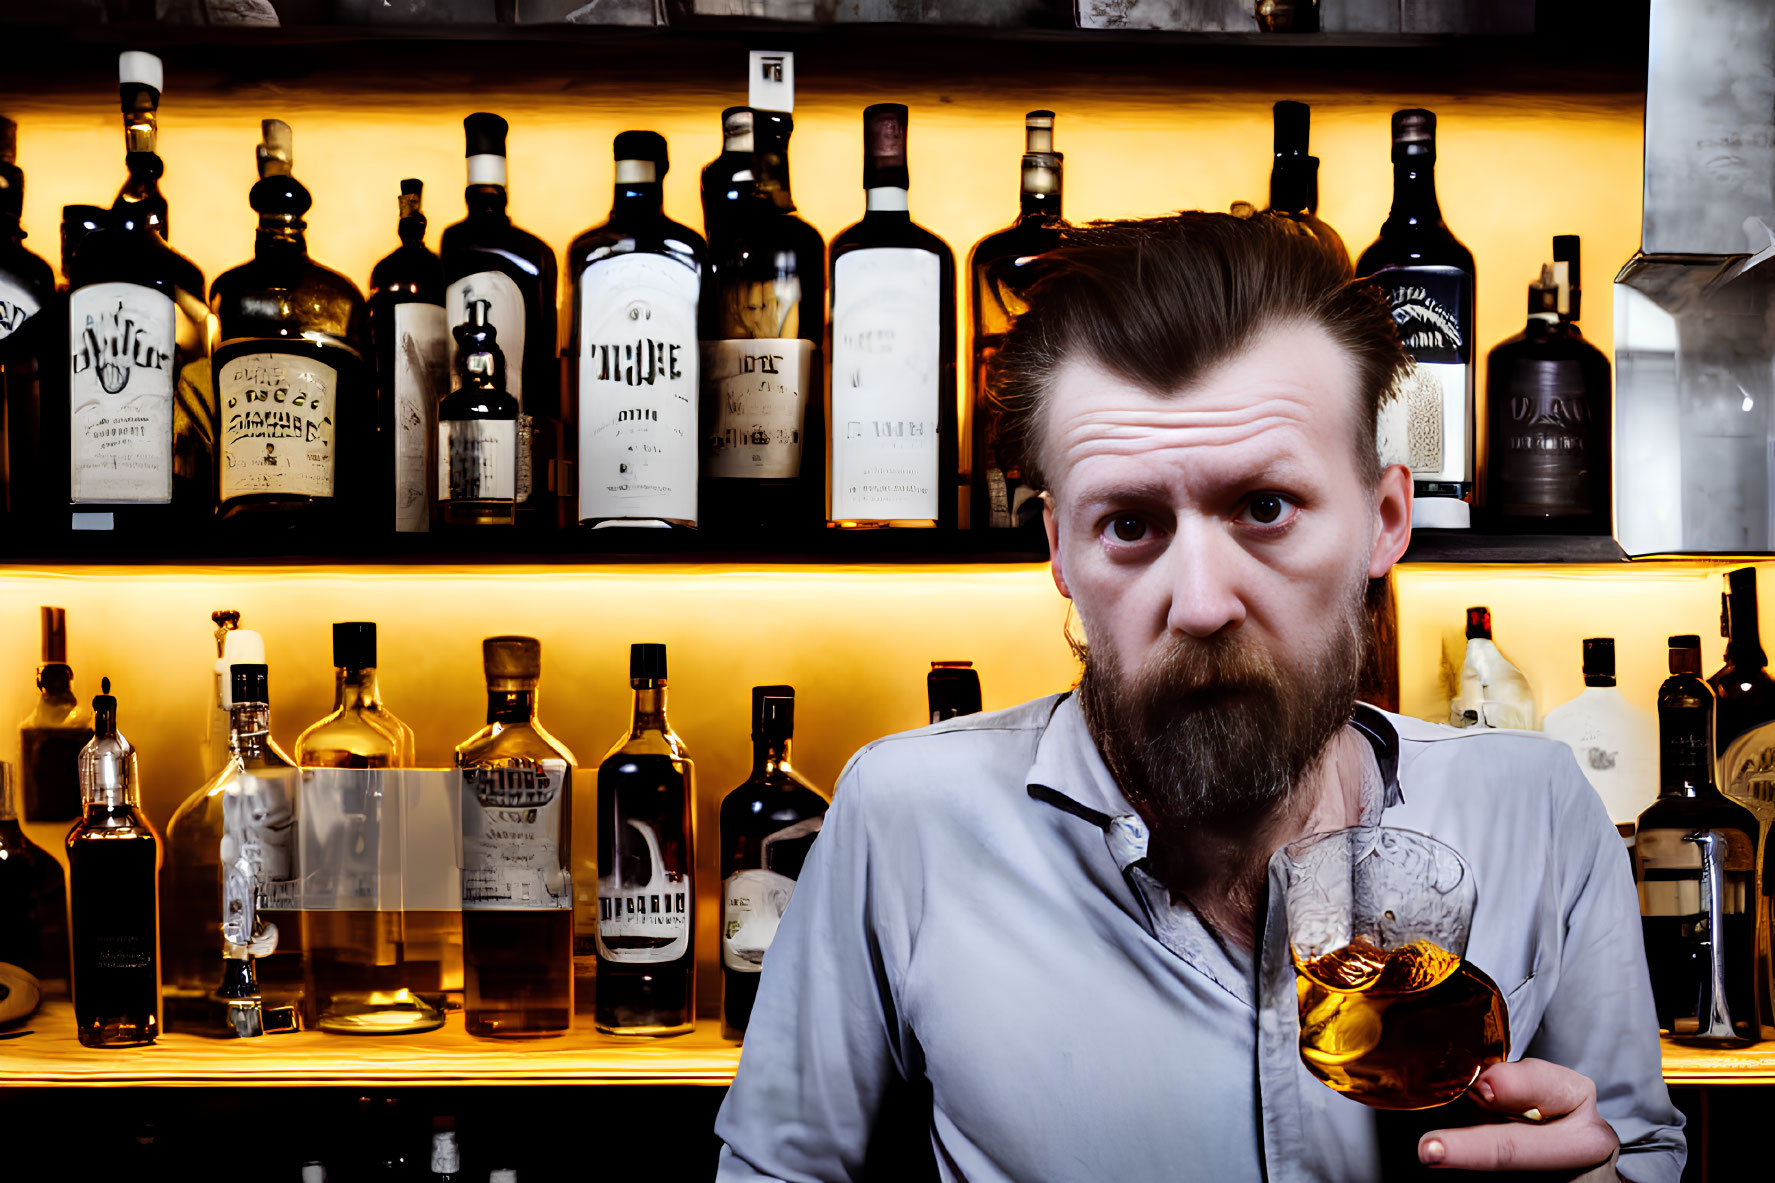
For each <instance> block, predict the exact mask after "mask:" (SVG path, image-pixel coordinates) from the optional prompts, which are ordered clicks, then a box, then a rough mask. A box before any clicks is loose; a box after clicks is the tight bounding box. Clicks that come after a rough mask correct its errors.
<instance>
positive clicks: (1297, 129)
mask: <svg viewBox="0 0 1775 1183" xmlns="http://www.w3.org/2000/svg"><path fill="white" fill-rule="evenodd" d="M1273 114H1274V118H1275V126H1276V139H1275V151H1276V156H1275V163H1274V164H1272V165H1271V166H1270V205H1269V209H1268V210H1266V211H1265V212H1267V213H1270V214H1274V215H1275V216H1277V217H1279V218H1283V219H1286V220H1287V221H1288V222H1289V223H1290V224H1291V225H1293V226H1295V227H1296V228H1298V229H1299V230H1300V231H1301V232H1302V233H1304V234H1306V235H1307V236H1308V237H1310V238H1316V239H1318V240H1319V241H1320V242H1323V243H1324V244H1325V245H1326V246H1328V247H1330V248H1331V249H1333V250H1335V251H1336V252H1337V253H1338V254H1339V255H1340V256H1342V257H1343V258H1345V259H1347V258H1349V257H1350V252H1349V248H1348V247H1346V246H1344V240H1343V238H1342V237H1341V236H1340V235H1339V234H1338V232H1337V231H1336V230H1333V229H1332V228H1331V226H1330V225H1329V224H1328V223H1326V222H1325V221H1323V220H1322V219H1321V218H1320V217H1319V158H1318V157H1317V156H1313V155H1311V154H1310V152H1309V151H1308V143H1309V137H1310V135H1311V131H1312V119H1313V109H1312V108H1311V107H1309V106H1307V105H1306V104H1305V103H1297V102H1294V101H1293V100H1292V99H1283V100H1282V101H1281V102H1279V103H1277V104H1276V105H1275V107H1274V109H1273Z"/></svg>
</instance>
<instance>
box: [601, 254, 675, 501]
mask: <svg viewBox="0 0 1775 1183" xmlns="http://www.w3.org/2000/svg"><path fill="white" fill-rule="evenodd" d="M579 285H580V288H579V290H580V325H579V340H580V345H579V416H580V428H579V516H580V519H581V520H582V521H593V520H598V519H604V518H659V519H663V520H668V521H683V522H690V523H692V524H694V523H695V522H696V478H697V445H698V442H699V432H698V427H697V361H698V358H697V327H696V326H697V322H696V313H697V293H698V289H699V287H700V280H699V279H698V277H697V273H696V272H695V271H694V270H692V269H691V268H689V267H687V266H685V265H684V264H683V263H681V262H679V261H678V260H676V259H671V258H667V257H666V256H664V255H655V254H631V255H617V256H613V257H611V258H606V259H600V260H599V261H597V262H596V263H593V264H592V265H591V266H590V267H587V268H586V269H585V271H584V272H582V273H581V274H580V277H579Z"/></svg>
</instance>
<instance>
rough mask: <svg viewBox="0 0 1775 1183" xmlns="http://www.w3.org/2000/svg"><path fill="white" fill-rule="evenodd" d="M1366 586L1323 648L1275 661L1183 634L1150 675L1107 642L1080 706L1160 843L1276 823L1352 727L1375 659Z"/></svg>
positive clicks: (1088, 660) (1235, 639) (1094, 656)
mask: <svg viewBox="0 0 1775 1183" xmlns="http://www.w3.org/2000/svg"><path fill="white" fill-rule="evenodd" d="M1365 590H1366V581H1365V580H1358V581H1357V582H1356V584H1355V586H1354V588H1353V590H1352V591H1351V592H1350V593H1349V594H1346V595H1345V596H1344V597H1342V601H1341V602H1340V603H1338V604H1336V605H1333V607H1332V611H1333V613H1334V616H1333V619H1332V621H1331V625H1332V627H1331V631H1330V633H1329V635H1328V637H1327V639H1326V640H1325V642H1324V643H1323V644H1322V645H1321V646H1320V647H1319V648H1318V649H1317V650H1316V651H1314V652H1310V653H1302V654H1298V655H1294V658H1293V660H1288V659H1287V658H1288V657H1289V655H1277V654H1272V653H1269V652H1266V651H1264V650H1263V649H1261V648H1259V647H1257V646H1256V645H1255V644H1253V643H1252V642H1250V641H1249V640H1248V639H1247V638H1246V637H1245V636H1244V635H1243V634H1242V633H1241V632H1240V631H1239V630H1234V631H1233V632H1231V633H1230V634H1227V635H1225V636H1216V637H1213V638H1210V639H1209V640H1206V641H1200V640H1195V639H1192V638H1188V637H1181V638H1178V639H1176V640H1175V641H1173V642H1172V643H1171V645H1170V646H1169V647H1168V648H1167V649H1165V650H1164V651H1163V652H1162V653H1160V654H1158V655H1157V656H1156V657H1154V658H1153V659H1151V660H1149V661H1148V662H1146V663H1145V664H1143V665H1142V666H1141V667H1140V668H1138V669H1136V670H1133V671H1127V670H1125V668H1124V663H1123V662H1122V661H1121V659H1120V656H1119V655H1118V654H1116V653H1115V652H1114V651H1113V650H1112V649H1110V647H1109V646H1108V645H1107V644H1106V643H1104V642H1102V641H1098V642H1095V643H1093V644H1092V645H1091V646H1090V647H1089V649H1087V648H1086V647H1085V646H1084V645H1080V644H1075V646H1074V648H1075V649H1076V650H1077V651H1078V654H1079V657H1080V659H1081V660H1082V661H1083V662H1084V667H1085V669H1084V675H1083V677H1082V678H1081V679H1080V681H1079V705H1080V707H1081V708H1082V709H1083V711H1084V716H1085V724H1086V726H1087V727H1088V728H1089V729H1090V732H1091V736H1092V738H1093V739H1095V740H1096V741H1097V748H1098V750H1099V751H1100V752H1101V753H1102V754H1103V758H1104V760H1105V762H1106V763H1107V764H1108V765H1109V768H1110V771H1111V772H1112V773H1113V774H1114V775H1115V778H1116V781H1117V783H1118V784H1119V785H1120V786H1121V788H1122V791H1123V792H1124V793H1125V794H1126V795H1127V796H1128V798H1129V800H1131V801H1133V802H1134V803H1135V804H1136V805H1138V806H1139V807H1140V808H1141V810H1142V812H1143V813H1145V814H1146V816H1147V819H1148V821H1150V822H1151V823H1152V824H1153V827H1154V829H1155V831H1157V832H1158V835H1159V837H1160V839H1161V841H1163V840H1164V837H1165V836H1166V835H1168V834H1180V833H1182V832H1185V831H1189V830H1195V829H1199V828H1202V827H1213V828H1226V827H1244V826H1249V825H1252V824H1255V823H1257V822H1259V821H1260V820H1261V819H1263V818H1265V817H1268V816H1269V815H1270V814H1271V813H1272V811H1273V810H1274V809H1276V807H1277V806H1278V805H1279V804H1280V803H1281V802H1283V801H1285V800H1286V799H1287V798H1288V797H1289V796H1290V795H1291V793H1292V792H1293V790H1294V787H1295V786H1296V784H1297V783H1299V781H1300V780H1301V777H1302V776H1303V774H1305V773H1306V772H1307V771H1308V769H1310V768H1311V767H1312V766H1313V765H1314V764H1315V763H1317V762H1318V761H1319V759H1320V758H1321V757H1322V756H1323V755H1324V753H1325V751H1326V747H1327V745H1328V744H1329V743H1330V742H1331V739H1332V737H1333V736H1335V735H1336V734H1337V733H1338V732H1339V731H1340V730H1342V728H1343V727H1344V725H1345V724H1346V723H1347V722H1348V721H1349V718H1350V713H1351V710H1352V709H1353V708H1354V706H1355V703H1356V690H1357V685H1358V682H1359V679H1360V676H1361V672H1362V664H1363V661H1364V659H1365V657H1366V655H1367V651H1368V646H1369V638H1370V626H1369V619H1368V613H1367V609H1366V606H1365V602H1364V593H1365Z"/></svg>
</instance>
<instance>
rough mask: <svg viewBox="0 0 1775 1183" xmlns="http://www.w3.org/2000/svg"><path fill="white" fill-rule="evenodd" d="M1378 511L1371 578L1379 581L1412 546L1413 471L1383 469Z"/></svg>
mask: <svg viewBox="0 0 1775 1183" xmlns="http://www.w3.org/2000/svg"><path fill="white" fill-rule="evenodd" d="M1374 510H1375V512H1374V525H1375V534H1374V549H1373V551H1371V552H1370V554H1369V556H1368V577H1369V578H1370V579H1379V578H1380V577H1381V576H1383V575H1385V574H1386V573H1387V572H1388V571H1391V570H1392V569H1393V564H1394V563H1397V562H1398V561H1399V557H1400V556H1401V555H1403V554H1404V553H1405V548H1406V547H1408V546H1410V545H1411V469H1409V468H1407V467H1405V465H1403V464H1390V465H1388V466H1387V467H1386V468H1384V469H1382V470H1381V479H1380V481H1379V483H1377V484H1376V485H1375V490H1374Z"/></svg>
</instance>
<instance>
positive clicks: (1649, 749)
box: [1541, 637, 1658, 826]
mask: <svg viewBox="0 0 1775 1183" xmlns="http://www.w3.org/2000/svg"><path fill="white" fill-rule="evenodd" d="M1541 730H1542V731H1544V732H1546V733H1547V734H1548V735H1549V736H1551V737H1552V738H1554V739H1557V740H1559V741H1560V742H1561V743H1563V744H1565V745H1566V746H1567V747H1569V748H1571V749H1572V754H1573V755H1574V756H1576V757H1577V758H1578V767H1579V768H1580V769H1581V770H1582V771H1583V773H1584V776H1585V779H1587V780H1588V781H1589V782H1590V784H1591V786H1592V787H1593V788H1595V789H1596V793H1597V796H1599V797H1601V798H1602V803H1603V804H1604V805H1606V806H1607V807H1608V810H1609V819H1610V820H1611V821H1613V822H1614V823H1615V824H1616V825H1617V826H1619V825H1622V824H1623V823H1626V824H1631V823H1632V822H1633V821H1634V819H1636V818H1638V817H1639V815H1640V813H1641V811H1643V810H1644V809H1645V807H1646V806H1648V805H1650V804H1651V803H1652V800H1653V799H1654V798H1655V797H1657V795H1658V786H1657V781H1656V780H1655V779H1654V777H1655V776H1656V773H1655V769H1656V768H1657V763H1658V745H1657V739H1656V736H1657V728H1656V725H1655V723H1654V721H1653V719H1652V717H1651V716H1650V715H1649V714H1647V713H1646V712H1645V711H1643V710H1641V709H1640V708H1639V707H1637V706H1635V705H1633V703H1631V702H1629V701H1628V699H1627V697H1626V695H1624V694H1622V693H1621V691H1620V690H1619V689H1617V688H1616V686H1615V639H1614V638H1613V637H1587V638H1585V640H1584V691H1583V693H1581V694H1579V695H1578V697H1576V698H1574V699H1572V700H1571V701H1570V702H1566V703H1561V704H1560V705H1559V706H1556V707H1554V708H1553V709H1552V710H1550V711H1548V712H1547V719H1546V721H1545V722H1544V723H1543V724H1542V725H1541Z"/></svg>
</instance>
